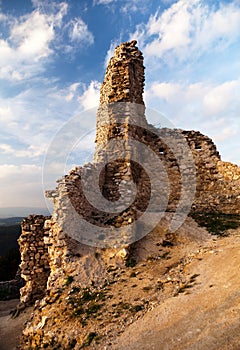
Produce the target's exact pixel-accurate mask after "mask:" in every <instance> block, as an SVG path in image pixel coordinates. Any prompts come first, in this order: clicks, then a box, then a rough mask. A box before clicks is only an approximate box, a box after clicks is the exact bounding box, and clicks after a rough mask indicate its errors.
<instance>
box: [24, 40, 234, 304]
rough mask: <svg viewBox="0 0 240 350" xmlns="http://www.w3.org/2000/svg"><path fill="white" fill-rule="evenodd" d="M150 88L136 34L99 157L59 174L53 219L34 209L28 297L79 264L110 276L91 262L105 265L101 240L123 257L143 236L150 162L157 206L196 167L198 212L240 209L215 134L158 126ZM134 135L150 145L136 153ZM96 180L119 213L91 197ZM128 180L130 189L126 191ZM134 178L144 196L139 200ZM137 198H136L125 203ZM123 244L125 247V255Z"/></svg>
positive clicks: (109, 82)
mask: <svg viewBox="0 0 240 350" xmlns="http://www.w3.org/2000/svg"><path fill="white" fill-rule="evenodd" d="M143 88H144V66H143V56H142V53H141V52H140V51H139V49H138V48H137V46H136V41H131V42H126V43H123V44H121V45H119V46H118V47H117V48H116V49H115V52H114V56H113V57H112V58H111V60H110V62H109V64H108V67H107V71H106V75H105V78H104V81H103V84H102V87H101V93H100V105H99V109H98V113H97V133H96V149H95V155H94V160H93V162H92V163H88V164H85V165H83V166H79V167H76V168H74V169H72V170H71V171H70V173H69V174H68V175H65V176H63V177H62V178H61V179H60V180H58V186H57V188H56V189H55V190H52V191H48V192H47V193H46V196H47V197H48V198H49V199H50V200H51V201H52V202H53V204H54V211H53V214H52V217H51V218H43V217H39V216H30V217H29V218H28V219H25V221H24V222H23V224H22V235H21V237H20V239H19V242H20V250H21V256H22V263H21V268H22V276H23V278H24V279H25V280H26V282H27V283H26V286H25V287H24V289H23V290H22V291H21V301H22V302H23V303H32V302H33V301H35V300H36V299H38V298H41V296H43V294H44V293H45V290H46V289H50V288H53V287H56V288H57V286H58V285H61V284H62V283H64V279H65V278H66V276H67V275H68V274H69V273H70V272H71V274H73V273H74V271H76V270H77V268H76V266H78V268H79V269H80V270H81V273H79V274H78V279H79V282H80V283H82V284H83V285H87V283H89V282H88V281H89V280H96V279H99V278H101V277H103V275H104V273H102V271H103V267H102V266H101V264H99V270H98V271H99V274H98V276H90V275H91V268H89V266H91V264H97V262H96V259H95V258H94V254H95V255H96V250H97V249H98V248H94V245H96V246H98V247H99V246H100V247H101V246H103V247H108V249H107V251H109V252H111V256H114V254H115V256H116V259H117V258H119V256H121V257H122V258H124V257H126V255H127V245H128V243H129V242H130V243H131V242H132V241H134V239H137V238H138V236H137V235H138V232H137V227H136V226H134V225H132V223H133V222H134V221H135V220H136V219H138V218H140V217H141V215H142V214H143V213H144V211H145V210H146V208H147V207H148V204H149V202H150V197H151V190H152V188H151V181H150V178H149V174H147V172H146V171H145V169H144V167H146V168H150V169H151V173H152V176H153V178H154V179H155V180H154V181H155V189H156V186H159V191H156V193H154V196H155V197H154V205H153V206H152V211H157V210H159V208H160V207H161V205H162V198H163V196H164V195H166V196H167V197H168V202H167V206H166V211H172V212H174V211H175V210H176V209H177V207H178V204H179V201H180V198H181V192H182V186H183V174H185V175H186V176H188V175H189V176H190V177H191V176H192V175H193V174H194V173H195V172H196V178H195V182H196V193H195V196H194V201H193V203H192V206H191V210H192V211H195V212H219V213H226V214H232V213H238V214H239V213H240V168H239V167H238V166H237V165H234V164H231V163H227V162H222V161H221V158H220V155H219V153H218V151H217V149H216V146H215V145H214V143H213V142H212V140H211V139H210V138H208V137H207V136H205V135H202V134H201V133H200V132H196V131H183V130H171V129H167V128H162V129H161V128H160V129H157V128H155V127H154V126H152V125H150V124H148V123H147V120H146V117H145V105H144V102H143ZM132 140H134V142H135V141H136V142H138V143H140V144H142V145H143V146H146V147H145V148H143V150H142V151H141V152H135V151H134V150H135V148H134V147H133V141H132ZM173 140H174V142H173ZM113 141H114V142H113ZM185 143H187V145H188V147H187V148H188V150H189V152H190V153H191V157H192V159H193V163H191V162H190V163H184V164H183V166H182V167H181V166H180V165H179V162H180V163H181V161H182V159H183V152H182V149H183V148H184V147H185V145H184V144H185ZM109 144H111V146H110V147H109ZM149 148H150V149H151V151H152V153H150V155H149ZM156 156H157V157H158V159H159V160H160V162H161V163H162V164H163V165H162V166H163V169H164V171H163V172H159V169H156V170H154V162H155V159H156V158H155V157H156ZM133 159H134V161H133ZM139 164H144V167H142V166H140V165H139ZM192 165H194V166H192ZM164 172H165V175H166V174H167V175H166V176H165V177H164V176H163V175H164V174H163V173H164ZM86 179H87V180H86ZM96 179H98V180H99V186H100V188H101V192H102V194H103V196H104V197H105V199H106V200H107V201H109V202H111V203H112V205H113V206H114V205H115V204H114V203H116V205H115V206H114V210H115V211H114V212H107V211H104V210H99V209H97V208H96V207H95V206H94V204H93V203H90V202H89V201H88V199H87V197H86V195H85V193H84V188H85V183H84V182H85V181H89V182H90V183H92V184H93V183H95V182H96ZM166 179H167V182H168V189H167V190H166V188H167V186H165V185H166ZM98 180H97V181H98ZM122 184H125V188H123V189H122V192H121V191H120V186H121V185H122ZM132 184H134V185H135V189H136V196H135V199H134V200H133V201H132V202H131V193H132V191H133V188H132V187H131V186H132ZM192 188H193V187H191V186H189V187H186V188H185V196H186V198H188V197H189V196H191V195H192ZM155 189H154V191H155ZM89 190H90V192H91V191H92V193H90V194H91V195H92V196H93V198H94V196H95V198H98V197H97V196H98V193H97V190H96V188H95V187H94V186H93V188H92V189H91V188H90V189H89ZM95 191H96V193H95ZM120 192H121V193H120ZM158 192H159V193H158ZM120 194H121V195H122V198H123V201H122V202H121V201H119V198H120V197H121V196H120ZM129 201H130V202H131V204H130V205H128V206H127V207H126V206H124V205H125V204H126V203H129ZM75 214H77V216H78V217H80V218H83V219H84V221H86V222H88V223H91V224H92V225H93V226H94V227H98V233H97V235H96V233H95V232H93V233H91V230H90V229H89V232H87V234H86V227H85V226H84V225H83V226H81V225H82V220H79V221H77V219H76V215H75ZM106 228H108V233H107V234H106ZM116 228H119V229H122V228H123V230H122V231H121V232H124V233H122V234H121V235H122V236H121V237H120V238H119V237H117V238H116V236H115V234H116V231H115V229H116ZM124 228H126V230H124ZM81 234H82V236H81ZM74 238H76V239H74ZM79 241H80V242H81V243H79ZM116 243H118V245H117V244H116ZM85 244H86V245H85ZM115 244H116V245H117V248H116V249H115V251H114V248H113V247H114V245H115ZM88 245H89V246H88ZM90 246H91V247H90ZM121 246H122V247H124V249H123V250H122V251H121V254H119V249H120V248H119V247H121ZM99 252H100V254H105V255H106V251H105V253H103V251H102V250H101V249H100V250H99ZM87 265H88V268H87V267H86V266H87ZM90 277H91V278H90Z"/></svg>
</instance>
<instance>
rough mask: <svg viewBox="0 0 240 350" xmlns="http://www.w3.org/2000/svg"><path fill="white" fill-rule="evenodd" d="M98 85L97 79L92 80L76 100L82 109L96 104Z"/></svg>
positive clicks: (97, 100)
mask: <svg viewBox="0 0 240 350" xmlns="http://www.w3.org/2000/svg"><path fill="white" fill-rule="evenodd" d="M100 86H101V84H100V83H99V82H98V81H92V82H91V83H90V85H89V86H88V88H87V89H86V90H85V91H84V93H83V95H82V96H80V97H79V99H78V100H79V102H80V104H81V105H82V107H83V108H84V109H89V108H93V107H96V106H98V104H99V92H100Z"/></svg>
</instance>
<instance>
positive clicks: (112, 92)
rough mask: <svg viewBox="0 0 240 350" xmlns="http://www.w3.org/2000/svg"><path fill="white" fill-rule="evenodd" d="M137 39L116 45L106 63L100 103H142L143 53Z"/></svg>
mask: <svg viewBox="0 0 240 350" xmlns="http://www.w3.org/2000/svg"><path fill="white" fill-rule="evenodd" d="M136 44H137V41H136V40H133V41H131V42H125V43H123V44H121V45H119V46H117V47H116V49H115V51H114V55H113V57H112V58H111V59H110V61H109V63H108V67H107V70H106V74H105V78H104V81H103V84H102V87H101V91H100V104H105V103H107V104H108V103H112V102H134V103H138V104H144V102H143V96H142V95H143V89H144V80H145V78H144V66H143V55H142V53H141V51H140V50H139V49H138V48H137V46H136Z"/></svg>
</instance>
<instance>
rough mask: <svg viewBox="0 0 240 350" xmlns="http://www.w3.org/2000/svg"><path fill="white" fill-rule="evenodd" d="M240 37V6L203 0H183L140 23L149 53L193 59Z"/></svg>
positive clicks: (140, 34)
mask: <svg viewBox="0 0 240 350" xmlns="http://www.w3.org/2000/svg"><path fill="white" fill-rule="evenodd" d="M239 37H240V6H239V4H238V3H237V2H233V3H230V4H224V3H222V4H221V5H220V6H219V8H215V7H214V6H213V5H211V4H209V3H208V2H205V1H203V0H192V1H188V0H179V1H178V2H176V3H174V4H173V5H172V6H170V7H169V8H168V9H166V10H165V11H164V12H162V13H160V14H159V13H156V14H155V15H153V16H151V17H150V18H149V20H148V22H147V24H140V25H138V26H137V28H136V31H135V33H133V34H131V38H137V39H138V41H139V43H140V46H142V47H143V51H144V54H145V56H147V57H154V56H155V57H159V58H165V59H166V60H167V59H170V58H171V59H172V60H173V61H174V60H180V61H181V60H185V59H192V56H193V55H194V56H199V55H201V54H202V53H204V52H207V51H208V50H209V49H210V50H216V49H217V50H222V49H224V48H225V47H227V46H229V45H230V44H231V43H233V42H234V41H235V40H236V39H237V38H239Z"/></svg>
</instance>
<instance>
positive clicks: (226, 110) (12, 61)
mask: <svg viewBox="0 0 240 350" xmlns="http://www.w3.org/2000/svg"><path fill="white" fill-rule="evenodd" d="M0 28H1V36H0V136H1V139H0V156H1V164H0V178H1V187H0V207H9V206H38V207H39V206H45V201H44V196H43V190H42V165H43V161H44V157H45V155H46V152H47V150H48V149H49V145H50V143H51V140H52V139H53V137H54V135H55V134H56V133H57V131H58V130H60V129H61V128H62V127H63V125H65V123H66V122H68V120H70V118H71V117H73V116H74V115H78V114H81V113H82V111H84V110H86V109H89V108H92V107H96V106H97V104H98V99H99V88H100V83H101V81H102V79H103V76H104V72H105V68H106V63H107V61H108V59H109V58H110V57H111V54H112V53H113V49H114V47H115V46H116V45H117V44H119V43H120V42H122V41H128V40H130V39H137V40H138V47H139V48H140V50H142V51H143V53H144V57H145V67H146V71H145V73H146V86H145V94H144V95H145V96H144V98H145V102H146V105H147V106H148V107H150V108H155V109H156V110H157V111H159V112H160V113H162V114H163V115H164V116H165V117H166V118H168V119H169V120H170V121H171V123H173V124H174V125H175V126H176V127H177V128H184V129H195V130H199V131H201V132H203V133H204V134H207V135H208V136H210V137H211V138H213V140H214V141H215V143H216V144H217V146H218V149H219V151H220V153H221V155H222V159H223V160H226V161H231V162H234V163H236V164H240V156H239V146H240V141H239V134H240V123H239V115H240V99H239V91H240V60H239V53H240V2H239V1H238V0H236V1H227V0H221V1H220V0H219V1H205V0H192V1H189V0H179V1H176V0H175V1H174V0H162V1H160V0H88V1H84V0H72V1H55V2H54V1H47V0H46V1H40V0H32V1H31V0H24V1H19V0H2V1H0ZM89 115H90V116H88V117H87V118H88V119H91V121H90V123H89V125H91V126H92V125H94V124H95V118H94V113H91V114H89ZM85 117H86V115H85V116H84V117H83V119H84V118H85ZM79 128H80V129H81V125H80V126H79ZM83 129H84V128H83ZM84 130H85V129H84ZM92 139H93V138H92V137H89V136H86V137H85V138H84V141H83V142H82V145H81V146H80V148H81V147H82V151H83V154H84V155H85V156H86V155H87V154H88V153H89V152H90V151H91V150H92V149H93V146H94V145H93V143H92ZM63 148H64V145H63ZM84 151H85V153H84ZM82 161H84V159H81V157H79V162H80V164H81V162H82ZM60 172H61V171H60ZM57 174H58V172H57V171H56V177H57ZM48 185H49V186H50V188H53V187H54V178H52V179H51V181H50V180H49V183H48V184H47V186H48ZM45 187H46V186H45Z"/></svg>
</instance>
